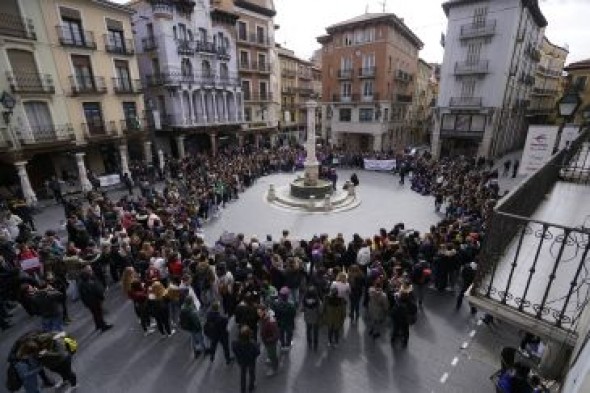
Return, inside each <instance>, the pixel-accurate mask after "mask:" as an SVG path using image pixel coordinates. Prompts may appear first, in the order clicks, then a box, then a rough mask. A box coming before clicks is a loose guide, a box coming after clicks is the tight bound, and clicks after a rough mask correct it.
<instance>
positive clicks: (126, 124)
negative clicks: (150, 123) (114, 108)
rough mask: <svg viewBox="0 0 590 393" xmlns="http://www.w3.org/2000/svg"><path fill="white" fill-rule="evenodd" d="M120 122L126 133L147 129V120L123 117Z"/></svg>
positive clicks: (122, 129)
mask: <svg viewBox="0 0 590 393" xmlns="http://www.w3.org/2000/svg"><path fill="white" fill-rule="evenodd" d="M119 123H120V129H121V131H122V132H123V133H124V134H139V133H141V132H144V131H145V127H146V125H147V120H146V119H139V118H137V117H134V118H127V119H123V120H121V121H119Z"/></svg>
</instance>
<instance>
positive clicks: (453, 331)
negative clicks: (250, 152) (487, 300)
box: [0, 170, 518, 393]
mask: <svg viewBox="0 0 590 393" xmlns="http://www.w3.org/2000/svg"><path fill="white" fill-rule="evenodd" d="M351 173H352V172H351V171H346V170H342V171H339V178H340V181H339V183H338V186H339V187H341V186H342V184H343V183H344V181H345V180H346V179H348V178H349V177H350V174H351ZM358 174H359V178H360V187H359V194H360V197H361V199H362V203H361V205H360V206H359V207H358V208H356V209H354V210H351V211H349V212H344V213H337V214H334V215H325V214H313V215H312V214H306V213H293V212H286V211H282V210H280V209H277V208H275V207H272V206H270V205H268V204H267V203H266V202H265V201H264V199H263V194H264V191H266V189H267V188H268V185H269V184H270V183H275V184H280V183H281V182H287V181H289V180H290V179H293V178H294V176H295V175H293V174H288V175H287V174H279V175H272V176H269V177H265V178H262V179H260V180H258V182H257V184H256V185H255V186H254V187H252V188H251V189H248V190H247V191H246V192H245V193H243V194H241V196H240V199H239V200H238V201H236V202H233V203H231V204H228V206H227V208H226V209H225V210H224V211H223V213H222V216H221V217H220V218H218V219H216V220H213V221H211V222H209V223H207V225H206V226H205V234H206V237H207V238H208V239H215V238H217V237H218V236H219V235H220V234H221V233H222V232H223V231H224V230H230V231H233V232H243V233H245V234H246V235H247V236H249V235H252V234H257V235H258V236H264V235H266V234H267V233H268V234H272V235H273V236H274V237H275V238H278V237H279V236H280V231H281V230H282V229H289V230H290V231H291V233H292V234H293V237H298V236H304V237H309V236H310V235H313V234H316V233H318V234H319V233H328V234H329V235H332V236H333V235H335V234H336V233H338V232H342V233H343V234H344V235H345V237H346V238H347V239H350V236H351V235H352V234H353V233H355V232H358V233H359V234H361V235H363V236H371V235H373V234H374V233H376V231H378V229H379V228H380V227H385V228H387V229H390V228H391V227H392V226H393V225H395V224H396V223H398V222H405V223H406V225H407V227H413V228H415V229H417V230H420V231H424V230H427V229H428V228H429V226H430V225H431V224H433V223H435V222H436V221H437V220H438V219H439V217H438V216H437V215H436V214H435V213H434V208H433V198H432V197H422V196H420V195H418V194H416V193H414V192H413V191H411V190H410V189H409V187H410V186H409V182H407V183H406V185H405V186H403V187H402V186H400V185H399V184H398V181H399V178H398V177H397V176H392V175H389V174H382V173H373V172H365V171H359V172H358ZM118 193H119V192H116V193H115V194H118ZM63 219H64V218H63V211H62V209H61V207H58V206H52V207H48V208H46V209H44V210H43V211H42V212H41V213H40V214H38V215H37V216H36V221H37V224H38V226H39V229H40V230H44V229H47V228H55V227H57V226H59V223H60V221H61V220H63ZM454 305H455V294H454V293H451V292H445V293H442V294H441V293H438V292H435V291H428V292H427V294H426V299H425V307H424V310H423V311H422V312H421V313H420V315H419V319H418V322H417V323H416V325H414V326H413V327H412V328H411V332H410V342H409V346H408V348H407V349H402V348H400V347H394V348H392V347H391V345H390V343H389V339H388V338H389V332H388V331H387V332H386V333H385V334H384V335H383V336H382V337H381V338H380V339H378V340H377V341H376V342H374V341H373V340H372V339H371V338H370V337H369V336H368V335H367V334H366V327H365V323H364V322H363V321H362V320H361V321H360V322H359V323H358V324H351V323H350V322H349V321H348V320H347V321H346V323H345V327H344V332H343V339H342V342H341V344H340V346H339V347H337V348H329V347H328V346H327V332H326V331H322V332H321V337H320V348H319V351H318V353H311V352H309V351H308V350H307V348H306V343H305V337H304V326H303V321H302V318H301V316H299V317H298V320H297V329H296V332H295V338H294V347H293V349H292V350H291V352H290V353H288V354H286V355H284V356H283V358H282V362H281V363H282V365H281V368H280V372H279V373H278V374H277V375H275V376H274V377H272V378H267V377H265V376H264V373H265V371H266V370H265V366H264V361H263V359H264V356H262V357H261V359H260V360H259V362H258V368H257V374H258V388H257V390H256V391H257V392H260V393H270V392H272V393H276V392H286V393H287V392H305V393H315V392H343V393H356V392H359V393H360V392H393V393H396V392H400V393H407V392H411V393H422V392H424V393H432V392H437V393H438V392H441V393H454V392H466V393H467V392H477V393H488V392H489V393H492V392H494V391H495V390H494V387H493V385H492V383H491V382H490V380H489V376H490V375H491V374H492V373H493V372H494V371H496V369H497V368H498V365H499V364H498V353H499V351H500V348H501V347H502V346H503V345H515V344H517V342H518V341H517V340H518V339H517V335H516V332H514V331H513V329H511V328H510V327H508V326H506V325H500V326H499V327H496V328H493V329H491V328H489V327H487V326H486V325H481V324H480V323H478V321H479V317H480V315H478V316H475V317H474V316H471V315H470V313H469V309H468V306H467V304H465V305H464V306H463V309H461V310H460V311H456V310H455V308H454ZM105 307H106V309H107V310H108V314H107V317H106V319H107V320H108V322H111V323H114V325H115V327H114V328H113V329H112V330H111V331H108V332H106V333H104V334H98V333H95V332H94V328H93V323H92V320H91V316H90V314H89V312H88V311H87V310H85V309H83V308H82V307H81V305H80V304H79V303H75V304H73V305H72V311H71V314H72V316H73V319H74V321H73V323H72V324H70V325H69V326H68V329H67V330H68V331H69V332H70V333H71V334H73V335H74V336H75V337H76V338H77V339H78V340H79V352H78V353H77V354H76V355H75V361H74V369H75V371H76V372H77V373H78V377H79V381H80V387H79V388H78V390H77V391H78V392H80V393H94V392H97V393H99V392H100V393H123V392H124V393H136V392H137V393H139V392H141V393H146V392H191V391H207V392H212V393H214V392H224V393H225V392H238V391H239V368H238V367H237V366H236V365H232V366H226V365H225V362H224V361H223V356H222V354H221V352H218V356H217V359H216V361H215V363H214V364H210V362H209V360H204V359H199V360H197V361H195V360H193V359H192V352H191V350H190V344H189V337H188V335H187V334H186V333H185V332H182V331H179V332H177V334H176V335H174V336H173V337H172V338H170V339H162V338H160V337H159V335H158V334H157V333H155V334H153V335H151V336H148V337H144V336H143V334H142V331H141V329H140V327H139V324H138V322H137V320H136V317H135V315H134V312H133V307H132V305H131V303H130V302H129V301H127V300H126V298H125V297H124V296H123V294H122V292H121V289H120V286H119V285H118V284H117V285H115V286H112V287H111V288H110V289H109V290H108V293H107V301H106V303H105ZM14 322H15V326H14V327H13V328H11V329H10V330H8V331H6V332H2V334H1V336H0V354H2V355H6V354H7V353H8V350H9V348H10V346H11V345H12V343H13V342H14V340H15V339H16V338H17V337H18V336H19V335H20V334H22V333H23V332H25V331H28V330H30V329H33V328H36V327H37V326H39V321H38V319H36V318H30V317H28V316H26V315H25V314H24V312H23V311H22V310H20V309H17V311H16V316H15V318H14ZM231 325H233V324H231ZM232 328H233V326H232ZM232 336H233V337H235V332H234V333H233V334H232ZM219 350H220V348H219V349H218V351H219ZM4 378H5V373H4V372H0V383H1V385H2V386H3V385H4ZM48 391H52V390H48ZM64 391H65V390H57V392H64Z"/></svg>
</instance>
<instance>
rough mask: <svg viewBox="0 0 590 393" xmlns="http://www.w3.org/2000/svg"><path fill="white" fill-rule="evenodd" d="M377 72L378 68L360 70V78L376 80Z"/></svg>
mask: <svg viewBox="0 0 590 393" xmlns="http://www.w3.org/2000/svg"><path fill="white" fill-rule="evenodd" d="M376 71H377V68H376V67H363V68H359V78H374V77H375V74H376Z"/></svg>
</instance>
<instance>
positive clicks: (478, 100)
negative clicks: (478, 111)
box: [450, 97, 482, 107]
mask: <svg viewBox="0 0 590 393" xmlns="http://www.w3.org/2000/svg"><path fill="white" fill-rule="evenodd" d="M481 105H482V97H451V101H450V106H453V107H457V106H465V107H480V106H481Z"/></svg>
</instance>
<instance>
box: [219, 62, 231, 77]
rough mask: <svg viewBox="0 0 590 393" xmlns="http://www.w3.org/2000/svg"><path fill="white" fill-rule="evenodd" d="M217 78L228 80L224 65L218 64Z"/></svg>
mask: <svg viewBox="0 0 590 393" xmlns="http://www.w3.org/2000/svg"><path fill="white" fill-rule="evenodd" d="M219 77H220V78H221V79H225V80H227V79H228V78H229V71H228V69H227V64H226V63H221V64H219Z"/></svg>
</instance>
